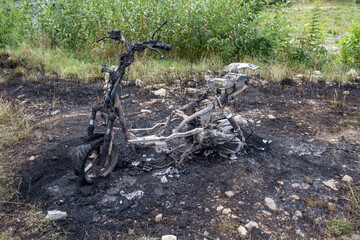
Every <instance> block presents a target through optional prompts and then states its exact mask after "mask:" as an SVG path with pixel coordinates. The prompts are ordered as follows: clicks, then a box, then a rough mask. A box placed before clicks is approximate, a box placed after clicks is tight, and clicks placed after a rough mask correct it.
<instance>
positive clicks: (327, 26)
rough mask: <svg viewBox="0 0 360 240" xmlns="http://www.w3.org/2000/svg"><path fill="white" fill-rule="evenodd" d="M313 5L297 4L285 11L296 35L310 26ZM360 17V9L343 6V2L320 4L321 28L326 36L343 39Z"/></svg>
mask: <svg viewBox="0 0 360 240" xmlns="http://www.w3.org/2000/svg"><path fill="white" fill-rule="evenodd" d="M313 7H314V6H313V3H312V4H303V5H300V4H297V5H295V6H291V7H289V8H285V9H284V14H285V16H286V17H287V18H288V19H289V20H290V22H291V23H292V27H293V28H294V30H295V32H296V33H302V32H304V31H305V29H306V28H307V27H308V26H309V21H308V19H309V18H310V17H311V14H312V8H313ZM359 16H360V8H355V7H354V6H353V5H351V3H349V5H347V6H346V5H343V3H342V1H337V2H323V3H320V20H321V25H320V26H321V28H322V30H323V32H324V33H325V34H329V35H331V36H334V37H343V36H344V35H345V33H346V32H347V31H348V29H349V28H350V27H351V26H352V25H353V24H354V23H355V19H356V17H359Z"/></svg>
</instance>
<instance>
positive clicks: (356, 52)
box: [341, 18, 360, 67]
mask: <svg viewBox="0 0 360 240" xmlns="http://www.w3.org/2000/svg"><path fill="white" fill-rule="evenodd" d="M341 54H342V57H343V60H344V62H345V63H350V64H353V65H355V66H357V67H360V18H357V22H356V23H355V24H354V26H353V27H352V29H351V30H350V31H349V32H348V34H347V35H346V36H345V38H344V39H342V47H341Z"/></svg>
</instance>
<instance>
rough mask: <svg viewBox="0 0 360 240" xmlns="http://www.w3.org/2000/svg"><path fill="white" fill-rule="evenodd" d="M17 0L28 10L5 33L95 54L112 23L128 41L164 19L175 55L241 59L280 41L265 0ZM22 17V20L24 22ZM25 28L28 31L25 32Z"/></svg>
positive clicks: (161, 35) (163, 36) (14, 8)
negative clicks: (268, 21)
mask: <svg viewBox="0 0 360 240" xmlns="http://www.w3.org/2000/svg"><path fill="white" fill-rule="evenodd" d="M21 4H22V6H23V7H22V8H21V9H23V10H26V9H27V10H28V11H21V12H20V13H17V15H12V16H18V17H17V19H13V20H12V21H11V22H13V23H12V24H15V25H16V26H20V25H21V28H20V29H23V30H21V31H20V32H16V31H13V32H11V33H8V32H5V33H4V36H8V37H9V39H12V40H14V39H16V40H18V39H21V37H27V36H30V37H31V38H33V39H34V38H35V37H37V36H38V35H44V36H47V37H48V39H49V40H50V44H51V46H57V47H61V48H66V49H72V50H73V51H75V52H92V53H95V54H96V52H99V50H101V49H102V48H104V47H105V46H106V45H107V44H108V43H101V45H100V47H99V45H95V44H94V41H95V40H96V39H98V38H100V37H101V36H104V35H105V34H106V31H107V30H110V29H114V28H117V29H120V30H121V31H122V33H123V35H124V36H125V38H126V39H127V38H130V39H128V40H130V41H132V40H135V39H138V40H142V39H144V40H145V39H148V38H149V37H150V36H151V32H152V31H154V29H156V27H157V26H158V24H159V23H161V22H163V21H164V20H168V24H167V26H166V27H165V28H164V29H163V30H162V31H161V32H159V35H158V36H157V37H158V38H160V39H161V41H163V42H167V43H170V44H172V45H173V46H174V47H175V50H176V51H174V52H176V54H177V56H178V57H186V58H188V57H191V58H198V59H199V58H202V57H204V56H210V55H213V54H214V55H220V56H221V57H222V58H223V59H229V58H233V59H239V58H241V57H242V56H244V55H248V56H269V55H270V54H272V53H274V47H275V46H276V45H277V44H278V43H279V41H282V38H281V34H278V32H275V31H277V30H279V29H280V28H279V26H277V25H279V21H280V18H278V17H276V16H274V18H273V19H271V21H272V23H271V24H270V25H269V26H267V25H263V24H261V21H260V20H261V18H264V12H266V9H265V7H266V6H267V2H266V1H265V0H231V1H228V0H219V1H216V0H199V1H193V0H182V1H171V0H158V1H156V2H154V1H146V0H126V1H97V0H58V1H56V3H52V2H49V1H44V2H40V3H38V4H36V5H29V4H27V2H21ZM18 8H19V6H15V5H14V4H12V3H10V2H8V3H7V4H5V6H2V7H1V10H0V11H2V12H4V11H7V10H5V9H10V10H9V11H10V12H11V14H13V13H14V12H16V11H17V10H18ZM9 18H10V14H8V15H6V16H5V15H4V17H3V19H5V20H4V22H5V21H6V19H9ZM24 19H25V20H24ZM24 22H26V24H23V25H22V23H24ZM16 26H14V27H15V29H17V28H16ZM14 27H13V28H12V27H11V26H9V27H4V29H14ZM11 31H12V30H11ZM24 31H27V32H29V33H30V34H24ZM12 33H16V34H18V36H15V35H13V34H12ZM4 44H9V42H6V43H4Z"/></svg>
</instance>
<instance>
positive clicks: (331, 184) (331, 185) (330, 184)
mask: <svg viewBox="0 0 360 240" xmlns="http://www.w3.org/2000/svg"><path fill="white" fill-rule="evenodd" d="M322 183H323V184H324V185H325V186H327V187H329V188H331V189H332V190H335V191H337V190H339V189H338V188H337V187H336V184H337V183H338V182H337V181H335V180H334V179H330V180H328V181H323V182H322Z"/></svg>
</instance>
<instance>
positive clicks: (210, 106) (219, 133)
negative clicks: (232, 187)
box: [72, 21, 259, 183]
mask: <svg viewBox="0 0 360 240" xmlns="http://www.w3.org/2000/svg"><path fill="white" fill-rule="evenodd" d="M165 24H166V21H165V22H164V23H163V24H162V25H161V26H160V27H159V28H158V29H157V30H156V31H155V32H154V33H153V34H152V37H151V39H150V40H147V41H143V42H139V41H136V42H134V43H129V42H127V41H126V40H125V39H124V37H123V36H122V34H121V32H120V31H119V30H117V29H115V30H112V31H109V32H108V33H109V34H110V36H106V37H103V38H101V39H99V40H98V41H97V42H100V41H102V40H104V39H106V38H110V39H113V40H114V41H115V43H116V44H119V43H122V44H123V45H124V46H125V47H126V48H127V51H125V52H123V53H122V54H121V55H120V64H119V66H118V67H116V68H107V67H106V65H103V66H102V67H101V71H102V72H105V73H106V74H105V95H104V98H103V104H101V105H94V106H93V107H92V113H91V118H90V123H89V126H88V139H87V140H86V141H85V142H84V143H83V144H81V145H79V146H77V147H76V148H75V149H74V151H73V153H72V165H73V168H74V170H75V173H76V174H77V175H78V176H80V177H81V178H82V179H83V180H85V182H87V183H92V182H93V181H94V179H95V178H96V177H100V176H106V175H108V174H109V173H110V172H111V171H112V170H113V169H114V168H115V166H116V163H117V162H118V159H119V156H118V149H117V146H115V144H114V137H115V133H114V132H113V130H114V121H115V120H116V119H118V120H119V123H120V127H121V129H122V132H123V134H124V137H125V140H126V141H127V142H128V143H129V144H132V145H137V146H154V148H155V150H156V152H164V153H166V154H171V156H173V158H175V165H176V166H178V165H179V164H182V163H183V161H184V159H185V158H186V157H188V158H191V154H193V153H196V152H201V151H202V152H203V153H204V154H205V155H208V154H210V153H211V152H213V151H216V152H217V153H219V154H220V155H221V156H223V157H229V156H230V158H236V154H237V153H238V152H239V151H240V150H242V149H243V147H244V146H245V137H244V135H243V133H242V131H241V128H240V125H241V124H242V123H243V119H242V118H241V116H240V115H236V116H233V115H232V113H231V109H230V107H229V106H230V104H229V103H230V102H231V101H233V100H234V99H235V98H236V97H237V96H239V94H240V93H241V92H242V91H244V90H245V89H246V88H247V87H248V86H247V75H246V74H245V69H246V68H249V69H252V70H254V69H258V68H259V67H257V66H255V65H253V64H248V63H232V64H230V65H229V66H228V67H227V68H228V69H227V72H226V74H225V75H222V76H220V77H218V78H209V79H207V92H206V93H201V94H200V95H199V97H198V99H197V100H195V101H192V102H190V103H188V104H186V105H184V106H182V107H181V108H179V109H177V110H174V111H172V112H171V114H170V115H169V116H168V118H167V119H166V121H164V122H161V123H157V124H155V125H154V126H153V127H151V128H141V129H128V128H127V126H126V119H125V114H124V111H123V108H122V106H121V102H120V100H119V96H118V94H117V88H118V86H119V84H120V82H121V80H122V79H123V77H124V74H125V70H126V68H127V67H129V66H130V65H131V63H132V62H133V61H134V56H135V53H136V52H139V53H140V52H142V51H144V50H145V49H146V48H148V49H150V50H153V51H156V52H158V53H159V54H160V55H161V57H163V55H162V53H161V52H160V51H159V50H158V49H164V50H167V51H169V50H171V48H172V46H171V45H169V44H166V43H162V42H159V41H158V40H157V39H154V36H155V34H156V33H157V32H158V31H159V30H160V28H161V27H163V26H164V25H165ZM241 70H243V71H241ZM97 112H100V113H101V116H102V117H104V116H105V115H107V120H106V130H105V133H104V134H94V130H95V118H96V114H97ZM224 112H226V114H224ZM179 119H182V121H180V123H179V125H177V126H175V127H174V126H172V128H173V130H172V132H171V134H170V135H167V136H163V134H164V133H165V132H167V131H170V125H173V122H178V121H179ZM140 131H145V132H147V133H151V132H155V131H156V132H155V133H153V134H151V135H147V136H142V137H136V136H135V135H134V134H133V133H135V132H140ZM173 140H174V141H178V142H177V143H176V147H169V146H168V143H169V142H171V141H173ZM179 141H180V143H179ZM176 152H178V153H180V154H178V155H179V156H178V157H174V156H177V155H176V154H175V153H176Z"/></svg>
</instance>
